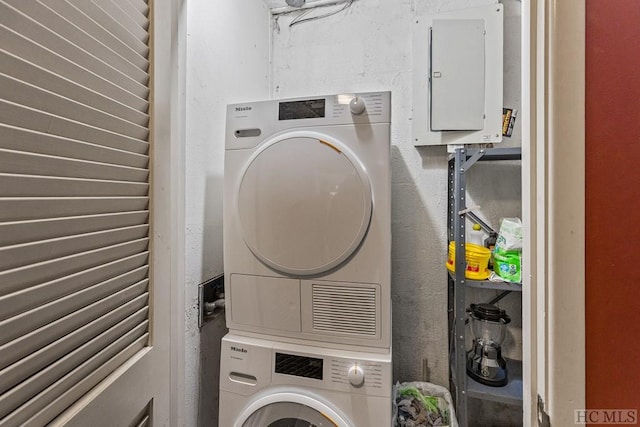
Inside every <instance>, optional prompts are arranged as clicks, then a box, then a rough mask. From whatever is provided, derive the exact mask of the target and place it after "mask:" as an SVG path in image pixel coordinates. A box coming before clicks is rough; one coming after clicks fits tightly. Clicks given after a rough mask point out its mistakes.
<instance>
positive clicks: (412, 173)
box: [272, 0, 520, 385]
mask: <svg viewBox="0 0 640 427" xmlns="http://www.w3.org/2000/svg"><path fill="white" fill-rule="evenodd" d="M491 3H495V1H492V0H446V1H445V0H413V1H410V0H406V1H388V0H357V1H355V2H354V4H353V7H351V8H350V9H349V10H348V11H346V12H342V13H339V14H337V15H334V16H331V17H329V18H326V19H322V20H317V21H313V22H309V23H303V24H300V25H296V26H294V27H291V28H289V27H288V24H289V22H290V21H291V19H292V17H293V16H294V15H287V16H281V17H279V18H278V19H277V20H274V21H273V25H272V26H273V31H274V33H273V36H272V37H273V42H272V92H273V94H274V97H293V96H308V95H317V94H328V93H339V92H356V91H376V90H391V91H392V126H391V138H392V139H391V143H392V174H393V175H392V191H393V195H392V202H393V205H392V232H393V247H392V264H393V272H392V297H393V357H394V379H395V380H400V381H405V380H420V379H422V378H428V379H429V380H430V381H432V382H435V383H438V384H442V385H448V373H447V369H448V362H447V286H446V270H445V267H444V261H445V256H446V255H445V248H446V240H447V237H446V207H447V161H446V159H447V157H446V156H447V155H446V149H445V148H444V147H423V148H420V149H416V148H415V147H414V146H413V145H412V142H411V123H412V120H419V118H416V117H412V112H411V104H412V94H411V86H412V56H411V51H412V46H411V40H412V36H411V31H412V23H413V21H414V19H415V17H416V16H418V15H420V14H425V13H435V12H438V11H441V12H444V11H449V10H454V9H462V8H466V7H473V6H480V5H485V4H491ZM503 3H505V35H506V40H505V48H506V52H507V53H506V55H505V80H506V81H505V105H507V106H512V107H515V108H519V103H520V94H519V79H520V73H519V64H520V62H519V40H520V37H519V15H520V3H519V2H518V1H516V0H505V1H504V2H503ZM426 48H427V47H426V46H425V49H426ZM519 140H520V138H519V133H518V134H516V135H515V136H514V138H512V140H510V141H508V143H509V144H510V145H512V144H516V145H517V144H518V143H519ZM473 172H474V174H473V175H472V178H473V180H474V181H475V183H474V184H472V185H471V186H470V196H471V200H475V201H476V202H477V203H478V204H480V205H482V207H483V210H482V212H481V215H482V216H484V217H485V218H488V219H490V220H491V221H492V222H494V223H495V224H496V226H497V219H498V218H499V217H500V216H512V215H519V212H520V202H519V199H520V191H519V187H520V172H519V168H518V167H517V166H512V167H508V168H506V169H505V172H501V171H500V170H498V169H495V168H492V167H491V166H485V165H480V166H479V167H478V170H477V171H473ZM480 182H482V183H483V184H482V185H481V184H480ZM485 292H486V291H485ZM489 294H490V295H487V294H486V293H485V294H481V295H479V296H478V298H479V299H481V300H482V302H484V301H485V300H490V299H491V298H493V296H494V295H493V293H492V292H489ZM507 298H509V299H510V300H506V299H505V303H508V304H507V306H505V308H507V310H508V311H509V312H511V314H512V315H514V316H516V315H519V296H514V295H510V296H509V297H507ZM511 300H513V301H515V302H513V301H511ZM514 323H515V322H514ZM512 341H513V342H515V343H517V342H519V338H518V331H517V330H515V331H514V332H513V336H512Z"/></svg>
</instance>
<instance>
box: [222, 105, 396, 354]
mask: <svg viewBox="0 0 640 427" xmlns="http://www.w3.org/2000/svg"><path fill="white" fill-rule="evenodd" d="M390 97H391V94H390V93H389V92H382V93H362V94H343V95H331V96H315V97H310V98H302V99H287V100H273V101H264V102H255V103H246V104H236V105H230V106H229V107H228V109H227V129H226V150H225V177H224V180H225V183H224V188H225V193H224V201H225V204H224V270H225V275H226V277H227V280H226V285H225V286H226V289H225V291H226V292H225V294H226V295H225V296H226V299H227V326H228V327H229V329H231V330H232V331H235V332H236V333H242V334H245V335H252V334H254V336H261V335H262V334H269V335H274V336H278V337H280V339H281V340H282V341H289V342H298V343H306V342H308V341H310V340H311V341H315V342H330V343H334V344H335V345H334V347H335V346H337V347H340V346H343V347H344V346H349V348H352V347H354V346H357V347H362V346H365V347H377V348H379V349H381V351H383V349H386V350H387V351H388V349H389V348H390V345H391V344H390V335H391V300H390V276H391V267H390V264H391V259H390V258H391V231H390V229H391V224H390V205H391V201H390V186H391V183H390V166H389V163H390V159H389V157H390V143H389V133H390ZM257 334H261V335H257Z"/></svg>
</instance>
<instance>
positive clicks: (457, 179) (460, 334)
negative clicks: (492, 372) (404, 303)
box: [447, 147, 522, 427]
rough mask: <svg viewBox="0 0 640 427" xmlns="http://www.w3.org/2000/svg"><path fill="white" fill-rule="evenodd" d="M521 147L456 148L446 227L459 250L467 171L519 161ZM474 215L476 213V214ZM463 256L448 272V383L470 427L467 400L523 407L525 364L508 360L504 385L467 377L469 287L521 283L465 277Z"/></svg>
mask: <svg viewBox="0 0 640 427" xmlns="http://www.w3.org/2000/svg"><path fill="white" fill-rule="evenodd" d="M521 153H522V151H521V149H520V148H482V149H477V148H474V149H467V148H462V147H461V148H456V149H455V150H454V152H453V153H452V154H451V155H450V156H449V185H448V187H449V207H448V213H447V227H448V235H449V241H454V242H455V246H456V253H458V254H464V253H465V249H464V248H465V236H466V230H465V217H466V216H467V210H466V209H467V206H466V188H467V186H466V172H467V171H468V170H469V169H470V168H471V167H472V166H473V165H474V164H475V163H476V162H479V161H497V160H520V159H521V157H522V154H521ZM474 217H475V216H474ZM465 269H466V262H465V257H464V256H456V266H455V273H449V277H448V282H449V287H448V291H449V304H448V314H449V334H450V339H449V343H450V344H449V354H450V356H451V360H450V369H449V382H450V386H451V392H452V394H453V396H454V399H455V403H456V416H457V418H458V422H459V423H460V426H461V427H467V425H468V414H467V399H468V398H478V399H484V400H490V401H494V402H500V403H506V404H512V405H520V406H522V363H521V362H519V361H515V360H508V361H507V364H508V367H509V383H508V384H507V385H506V386H504V387H489V386H486V385H483V384H480V383H478V382H476V381H474V380H473V379H471V378H469V377H468V376H467V369H466V358H467V352H466V346H465V334H466V326H465V324H466V320H467V312H466V308H467V307H466V301H465V294H466V288H467V287H473V288H482V289H493V290H500V291H516V292H521V291H522V286H521V285H518V284H511V283H501V282H490V281H475V280H467V279H466V278H465Z"/></svg>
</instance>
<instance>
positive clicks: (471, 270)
mask: <svg viewBox="0 0 640 427" xmlns="http://www.w3.org/2000/svg"><path fill="white" fill-rule="evenodd" d="M489 258H491V251H490V250H489V249H487V248H485V247H484V246H479V245H476V244H473V243H466V244H465V259H466V261H467V270H466V271H465V273H464V277H466V278H467V279H470V280H485V279H487V278H488V277H489V274H490V271H489V268H488V267H489ZM447 269H448V270H449V271H451V272H453V273H455V271H456V243H455V242H450V243H449V256H448V257H447Z"/></svg>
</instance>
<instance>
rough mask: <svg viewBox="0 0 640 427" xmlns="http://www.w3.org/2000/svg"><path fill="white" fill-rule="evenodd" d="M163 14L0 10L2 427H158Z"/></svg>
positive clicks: (88, 4)
mask: <svg viewBox="0 0 640 427" xmlns="http://www.w3.org/2000/svg"><path fill="white" fill-rule="evenodd" d="M161 4H162V5H163V7H165V8H167V7H166V6H167V4H169V2H168V1H165V0H163V1H156V2H155V5H154V4H151V3H148V2H147V1H146V0H0V427H6V426H42V425H47V424H49V423H53V424H54V425H77V426H130V425H151V423H152V422H153V424H158V425H163V424H166V423H167V422H168V411H169V409H168V407H169V406H170V405H169V404H168V401H169V397H168V396H169V377H168V376H169V371H170V364H169V363H170V362H169V349H168V342H169V321H168V320H167V319H168V318H169V315H168V313H169V276H170V274H169V273H167V271H168V267H167V266H168V265H169V264H170V263H169V262H168V261H167V254H168V250H167V247H168V244H167V242H166V241H165V239H167V238H166V237H165V236H167V235H168V234H170V233H168V232H167V230H170V226H168V225H167V224H169V223H170V220H168V219H167V218H168V217H167V215H168V214H167V213H166V212H168V211H170V209H169V205H170V203H169V199H168V196H167V194H166V193H165V190H163V189H164V188H166V182H165V180H166V179H167V178H166V175H163V173H162V172H163V171H164V170H165V169H166V168H167V163H168V159H167V156H166V146H167V145H168V144H169V142H170V139H169V136H168V132H166V129H167V127H166V126H167V124H166V122H168V121H169V120H168V119H167V117H168V113H167V111H168V109H167V107H166V104H167V99H168V94H167V93H168V92H167V90H168V89H166V86H169V85H167V84H166V79H165V80H163V78H164V77H163V76H164V75H166V74H167V73H168V72H167V71H166V70H163V71H160V72H159V73H158V75H157V76H156V75H155V74H154V70H155V69H157V68H158V64H159V63H158V62H157V61H159V60H164V61H165V62H167V63H168V61H167V57H168V54H167V53H166V52H167V51H168V47H167V46H166V45H168V42H167V41H165V42H164V45H163V44H162V43H161V42H160V41H158V40H157V39H156V38H155V37H154V31H153V28H154V26H156V25H157V22H158V21H157V20H156V17H158V16H165V17H166V15H167V14H168V12H166V11H161V10H160V7H161V6H160V5H161ZM167 9H168V8H167ZM163 19H164V18H163ZM167 31H168V29H167ZM163 40H170V39H168V38H167V37H166V36H163ZM167 69H168V67H167ZM163 73H164V74H163ZM160 85H162V88H160ZM160 126H162V127H163V132H160V131H159V130H158V129H159V127H160ZM163 153H164V154H163ZM163 155H164V157H163ZM156 188H159V190H156ZM156 212H158V214H156ZM152 235H155V236H157V237H156V239H152V238H151V236H152Z"/></svg>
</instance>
